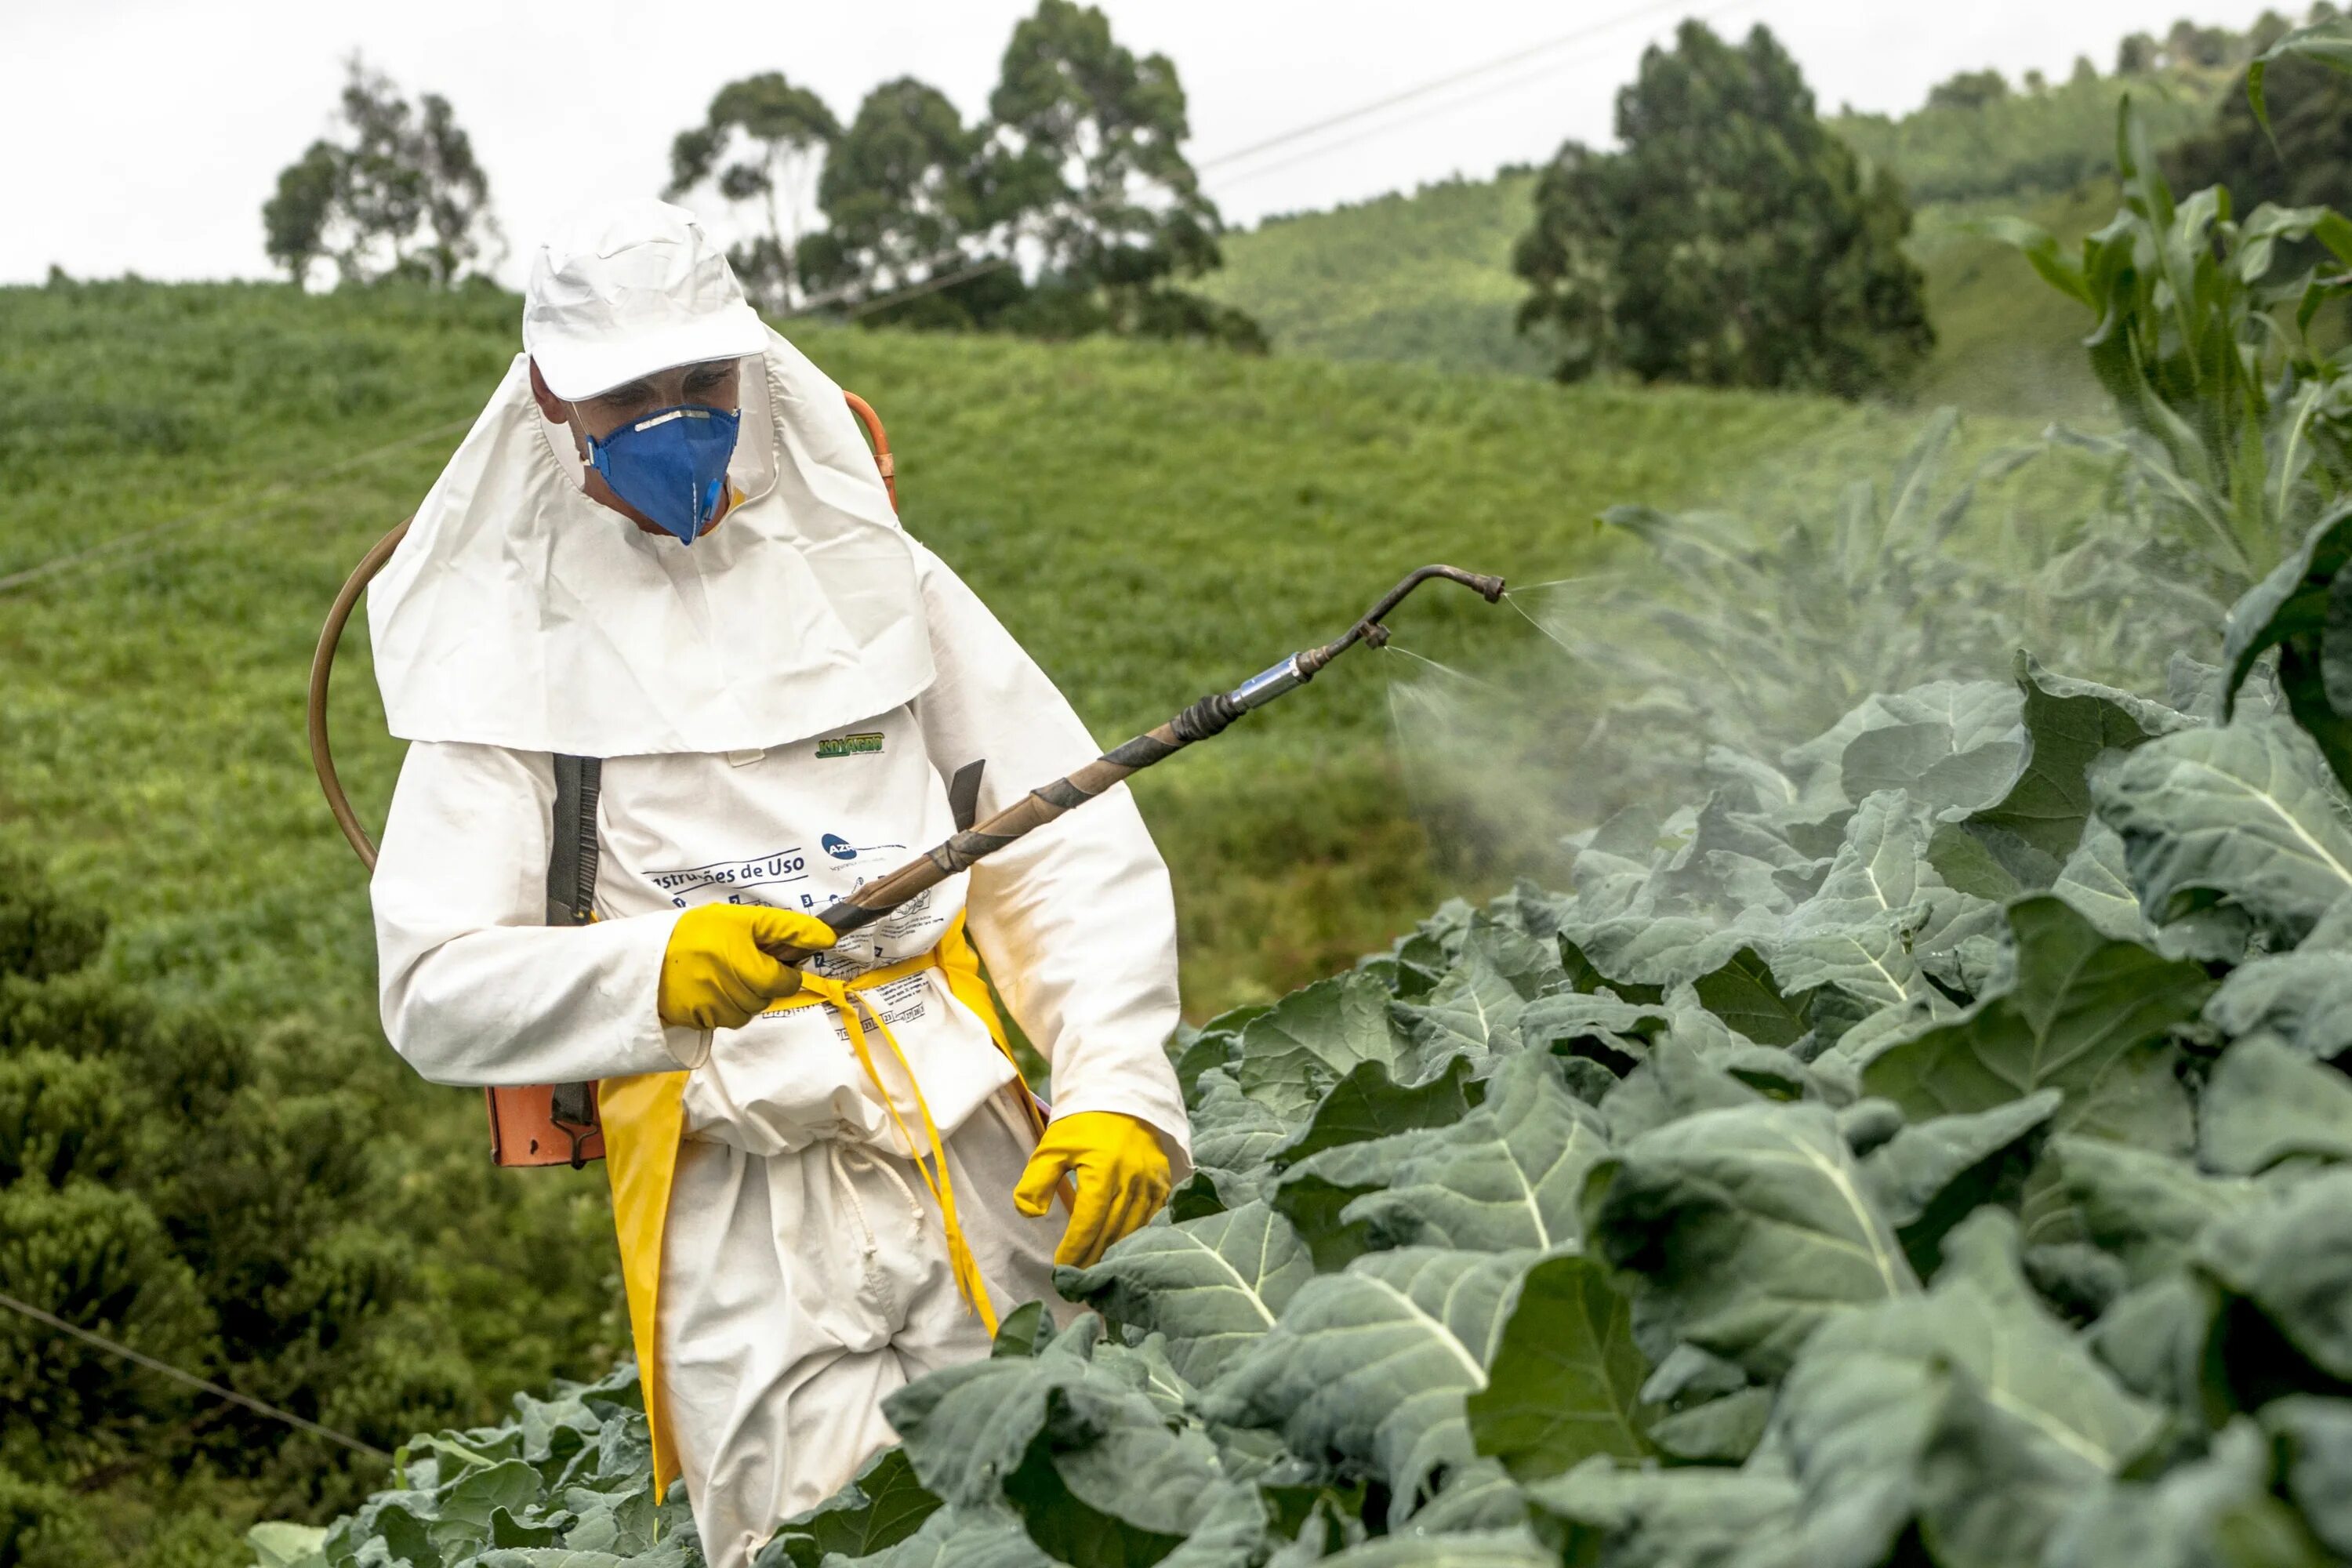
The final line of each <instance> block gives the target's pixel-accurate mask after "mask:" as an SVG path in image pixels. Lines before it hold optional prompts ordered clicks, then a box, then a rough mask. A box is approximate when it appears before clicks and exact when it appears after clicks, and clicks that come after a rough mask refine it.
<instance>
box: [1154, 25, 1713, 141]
mask: <svg viewBox="0 0 2352 1568" xmlns="http://www.w3.org/2000/svg"><path fill="white" fill-rule="evenodd" d="M1687 4H1688V0H1650V3H1649V4H1647V5H1636V6H1635V7H1633V9H1632V10H1630V11H1621V12H1619V13H1618V14H1617V15H1616V16H1610V17H1607V18H1604V19H1603V20H1601V21H1599V22H1591V23H1588V24H1586V25H1585V26H1581V27H1579V28H1577V29H1576V30H1575V31H1573V32H1569V33H1562V34H1560V35H1559V37H1555V38H1548V39H1546V40H1545V41H1543V42H1542V43H1538V44H1533V45H1530V46H1528V47H1525V48H1518V49H1514V50H1512V51H1511V52H1510V53H1509V54H1507V55H1497V56H1496V57H1495V58H1492V59H1489V60H1486V61H1484V62H1482V63H1481V64H1478V65H1475V66H1467V67H1465V68H1462V69H1460V70H1454V71H1449V72H1447V73H1446V74H1445V75H1444V76H1439V77H1432V78H1431V79H1428V80H1427V81H1424V82H1421V83H1419V84H1418V85H1416V86H1413V87H1409V88H1406V89H1404V90H1402V92H1392V93H1389V94H1388V95H1386V96H1385V97H1381V98H1376V99H1373V100H1371V101H1370V102H1369V103H1360V104H1358V105H1356V106H1355V107H1354V108H1353V109H1344V110H1340V111H1339V113H1337V114H1332V115H1327V116H1325V117H1324V118H1323V119H1321V120H1316V121H1308V122H1307V124H1305V125H1297V126H1293V127H1292V128H1291V129H1290V130H1288V131H1283V132H1276V134H1274V135H1272V136H1268V137H1266V138H1265V139H1264V140H1263V141H1258V142H1251V143H1250V144H1249V145H1248V146H1246V147H1236V148H1234V150H1233V151H1232V152H1230V153H1218V154H1216V155H1215V156H1214V157H1212V158H1203V159H1202V160H1201V161H1200V162H1199V163H1195V164H1193V165H1192V166H1193V168H1194V169H1195V170H1196V171H1201V172H1206V171H1207V170H1210V169H1216V168H1223V166H1224V165H1225V164H1227V163H1240V162H1241V161H1242V160H1244V159H1245V158H1251V157H1255V156H1256V155H1257V154H1258V153H1265V152H1269V151H1271V150H1273V149H1274V148H1276V147H1284V146H1287V145H1289V144H1290V143H1291V142H1297V141H1298V140H1300V139H1301V138H1304V137H1307V136H1312V135H1314V134H1315V133H1316V132H1318V131H1328V130H1329V129H1330V128H1331V127H1333V126H1336V125H1345V124H1347V123H1349V121H1356V120H1361V119H1362V118H1363V117H1364V116H1366V115H1368V114H1376V113H1378V112H1379V111H1380V110H1383V109H1388V108H1391V107H1393V106H1394V105H1397V104H1400V103H1410V102H1411V101H1412V100H1414V99H1416V98H1422V97H1425V96H1427V95H1428V94H1430V93H1433V92H1436V91H1439V90H1440V89H1444V88H1449V87H1453V86H1455V85H1457V84H1459V83H1462V82H1466V81H1473V80H1475V79H1477V78H1479V77H1482V76H1486V75H1487V74H1489V73H1491V72H1494V71H1498V70H1502V69H1504V68H1506V67H1509V66H1516V65H1520V64H1523V63H1525V62H1526V61H1527V60H1528V59H1529V58H1533V57H1535V56H1537V55H1545V54H1549V53H1550V52H1551V51H1552V50H1554V49H1560V48H1565V47H1568V46H1569V45H1570V44H1576V43H1582V42H1583V41H1584V40H1586V39H1588V38H1592V37H1599V36H1600V35H1601V34H1602V33H1606V32H1609V31H1611V30H1612V29H1613V28H1617V27H1622V26H1624V25H1625V24H1626V23H1628V22H1638V21H1641V20H1642V19H1643V18H1644V17H1648V16H1658V15H1660V14H1662V13H1664V12H1667V11H1674V10H1677V9H1680V8H1681V7H1682V6H1684V5H1687Z"/></svg>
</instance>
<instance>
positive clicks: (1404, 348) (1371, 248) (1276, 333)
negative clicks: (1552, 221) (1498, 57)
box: [1199, 172, 1551, 375]
mask: <svg viewBox="0 0 2352 1568" xmlns="http://www.w3.org/2000/svg"><path fill="white" fill-rule="evenodd" d="M1535 184H1536V179H1535V176H1534V175H1533V174H1527V173H1513V172H1506V173H1504V174H1499V175H1497V176H1496V177H1495V178H1494V179H1492V180H1448V181H1445V182H1443V183H1441V184H1433V185H1423V187H1421V189H1419V190H1417V191H1415V192H1413V193H1412V195H1387V196H1381V197H1379V198H1378V199H1376V200H1373V201H1369V202H1358V203H1354V204H1351V205H1347V206H1342V207H1337V208H1334V209H1333V210H1331V211H1329V212H1317V213H1303V214H1299V215H1297V216H1292V217H1286V218H1278V219H1268V220H1267V221H1266V222H1265V223H1263V224H1261V225H1259V226H1257V227H1256V228H1255V229H1252V230H1250V231H1249V232H1247V233H1245V234H1235V235H1231V236H1228V237H1226V239H1225V242H1224V248H1225V265H1224V267H1223V269H1222V270H1220V271H1216V272H1213V273H1211V274H1209V275H1208V276H1207V277H1206V278H1204V279H1202V280H1201V282H1200V285H1199V287H1200V289H1201V291H1202V293H1204V294H1206V295H1208V296H1209V297H1210V298H1212V299H1213V300H1219V301H1221V302H1223V303H1224V304H1228V305H1234V306H1237V307H1239V308H1240V309H1242V310H1247V311H1248V312H1249V313H1250V314H1251V315H1253V316H1255V317H1256V318H1257V321H1258V324H1259V325H1261V326H1263V327H1265V330H1266V332H1267V334H1268V335H1269V336H1271V337H1272V338H1273V340H1274V344H1275V348H1276V352H1278V353H1293V354H1319V355H1322V356H1324V357H1325V358H1328V359H1344V360H1408V361H1412V362H1413V363H1422V364H1434V365H1442V366H1444V367H1445V368H1447V369H1450V370H1486V371H1509V372H1515V373H1517V374H1528V375H1541V374H1545V373H1546V372H1547V371H1549V369H1550V368H1551V356H1550V354H1549V353H1548V352H1547V351H1546V350H1545V349H1544V348H1543V346H1542V345H1541V344H1540V343H1539V342H1534V341H1532V340H1529V339H1527V338H1523V337H1521V336H1519V334H1518V333H1517V331H1515V330H1514V328H1513V325H1512V323H1513V320H1514V318H1515V317H1516V315H1517V311H1518V308H1519V300H1520V299H1521V298H1522V297H1524V296H1525V294H1526V293H1527V286H1526V285H1525V284H1523V283H1521V282H1520V281H1519V280H1518V279H1517V277H1515V276H1514V275H1513V274H1512V272H1511V247H1512V246H1513V245H1514V244H1516V243H1517V240H1518V237H1519V236H1520V235H1521V234H1523V233H1525V232H1526V231H1527V228H1528V223H1529V222H1530V220H1531V218H1532V216H1533V215H1532V209H1531V208H1530V206H1529V203H1530V201H1531V200H1532V197H1533V193H1534V191H1535Z"/></svg>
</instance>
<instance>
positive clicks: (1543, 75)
mask: <svg viewBox="0 0 2352 1568" xmlns="http://www.w3.org/2000/svg"><path fill="white" fill-rule="evenodd" d="M1761 3H1762V0H1729V3H1728V4H1727V5H1717V6H1714V7H1712V8H1711V9H1708V10H1705V11H1693V12H1691V13H1689V19H1690V20H1692V21H1697V22H1712V21H1716V20H1717V19H1719V18H1721V17H1723V16H1728V15H1730V14H1732V13H1735V12H1738V11H1745V10H1748V9H1751V8H1752V7H1754V6H1755V5H1759V4H1761ZM1631 15H1632V14H1631V13H1629V14H1628V15H1627V16H1620V17H1618V18H1617V22H1621V23H1622V22H1623V21H1626V20H1628V19H1630V17H1631ZM1614 25H1615V24H1614V23H1610V24H1602V26H1614ZM1555 41H1557V40H1555ZM1539 52H1541V51H1540V49H1535V50H1526V51H1523V52H1522V53H1521V54H1520V55H1518V56H1516V57H1514V58H1513V59H1512V60H1511V61H1510V62H1508V63H1510V64H1514V65H1516V64H1518V63H1519V62H1520V61H1523V60H1526V59H1528V58H1529V57H1530V56H1532V55H1535V54H1537V53H1539ZM1596 58H1600V57H1599V56H1598V55H1597V54H1582V55H1576V56H1572V57H1570V58H1567V59H1560V60H1539V61H1536V62H1535V63H1534V68H1532V69H1529V70H1523V71H1518V72H1516V73H1514V74H1512V75H1511V76H1509V77H1507V79H1504V80H1502V81H1500V82H1492V83H1482V84H1481V85H1480V90H1479V91H1477V92H1475V93H1469V94H1465V95H1463V96H1461V97H1457V98H1452V99H1446V100H1440V101H1439V102H1436V103H1433V104H1427V105H1424V106H1423V107H1422V108H1421V109H1420V110H1417V111H1416V112H1414V113H1412V114H1407V115H1403V116H1401V117H1399V118H1396V119H1393V120H1389V121H1385V122H1383V123H1381V124H1378V125H1373V126H1370V127H1368V128H1366V129H1364V130H1362V131H1360V132H1356V133H1355V134H1354V135H1351V136H1344V137H1340V138H1339V139H1337V140H1335V141H1331V142H1323V143H1321V144H1319V145H1316V146H1309V147H1305V148H1301V149H1300V150H1298V151H1297V152H1295V153H1290V154H1289V155H1287V156H1286V157H1281V158H1276V159H1275V160H1274V161H1273V162H1271V163H1260V164H1258V165H1257V166H1256V167H1255V168H1249V169H1244V170H1242V171H1241V172H1240V173H1238V174H1227V175H1224V176H1223V177H1222V178H1221V179H1219V181H1218V182H1217V183H1218V185H1219V188H1221V189H1230V188H1232V187H1233V186H1234V185H1239V184H1246V183H1247V182H1249V181H1251V180H1255V179H1257V178H1258V177H1260V176H1261V175H1265V174H1274V173H1275V172H1276V171H1277V170H1281V169H1287V168H1290V167H1291V166H1292V165H1294V164H1297V163H1311V162H1313V161H1314V160H1315V159H1317V158H1320V157H1323V156H1325V155H1326V154H1327V153H1338V152H1342V151H1345V150H1347V149H1349V148H1353V147H1357V146H1360V145H1361V144H1362V143H1364V142H1367V141H1370V140H1373V139H1375V138H1377V137H1381V136H1386V135H1390V134H1391V133H1393V132H1398V131H1402V130H1403V129H1405V128H1406V127H1407V126H1412V125H1418V124H1420V123H1421V122H1422V121H1425V120H1433V119H1435V118H1437V117H1438V116H1440V115H1444V114H1450V113H1452V112H1454V110H1458V109H1465V108H1467V107H1469V106H1470V105H1472V104H1476V103H1485V102H1487V101H1489V100H1492V99H1493V98H1494V96H1495V95H1496V94H1498V93H1507V92H1514V91H1517V89H1520V88H1523V87H1528V86H1531V85H1533V84H1535V83H1537V82H1539V81H1542V80H1545V79H1548V78H1549V77H1550V76H1552V75H1553V74H1554V73H1555V72H1558V71H1560V70H1563V69H1566V68H1570V67H1572V66H1579V65H1583V64H1586V63H1589V62H1590V61H1591V60H1593V59H1596ZM1502 63H1503V62H1490V63H1489V64H1488V65H1486V66H1484V67H1481V68H1479V71H1480V72H1481V73H1482V74H1492V73H1493V72H1494V71H1496V70H1498V69H1500V68H1502ZM1441 85H1444V86H1452V85H1454V81H1452V80H1449V81H1447V82H1444V83H1442V84H1439V83H1433V84H1430V85H1428V86H1425V87H1423V88H1421V89H1415V90H1414V91H1413V92H1412V93H1409V94H1399V95H1397V97H1396V98H1395V99H1393V100H1386V101H1387V102H1399V101H1402V100H1404V99H1405V98H1409V97H1420V96H1423V95H1424V94H1426V93H1430V92H1434V91H1436V90H1438V89H1439V87H1440V86H1441ZM1384 106H1385V103H1384V104H1383V107H1384ZM1362 112H1365V113H1369V112H1370V106H1367V108H1366V109H1365V110H1363V111H1362ZM1351 118H1354V116H1353V115H1352V114H1351V115H1347V116H1340V117H1339V118H1338V119H1335V120H1331V121H1323V122H1322V123H1321V124H1320V125H1318V126H1316V127H1311V128H1309V129H1308V130H1302V131H1298V132H1286V133H1285V134H1284V135H1282V136H1279V137H1275V138H1272V139H1270V140H1268V141H1267V142H1260V143H1258V146H1259V147H1270V146H1274V145H1276V144H1278V143H1283V142H1291V141H1295V140H1298V139H1300V138H1302V137H1304V136H1307V135H1308V134H1310V133H1311V132H1312V131H1315V130H1323V129H1328V128H1329V127H1330V126H1332V125H1335V124H1337V123H1339V121H1340V120H1345V119H1351ZM1239 156H1241V154H1239V153H1227V154H1225V160H1231V159H1234V158H1237V157H1239ZM1208 166H1209V165H1208V164H1207V163H1202V164H1201V165H1200V167H1201V168H1203V169H1205V168H1207V167H1208Z"/></svg>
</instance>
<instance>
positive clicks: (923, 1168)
mask: <svg viewBox="0 0 2352 1568" xmlns="http://www.w3.org/2000/svg"><path fill="white" fill-rule="evenodd" d="M861 978H863V977H861ZM866 989H868V987H866V986H859V987H857V988H856V989H852V988H851V987H850V986H849V985H847V984H844V983H842V982H841V981H838V980H828V979H826V978H825V977H824V976H823V975H819V974H809V973H803V975H802V977H801V994H800V996H795V997H793V998H792V999H791V1000H789V1001H785V1002H781V1003H779V1004H777V1005H776V1006H775V1007H773V1008H771V1009H770V1011H772V1012H774V1011H781V1010H782V1009H784V1008H789V1007H791V1006H792V1005H793V1004H794V1003H796V1002H799V1001H800V1000H801V996H805V997H807V998H808V999H809V1000H810V1001H816V1002H824V1003H828V1004H830V1005H832V1007H833V1009H834V1011H835V1012H837V1013H839V1014H840V1015H841V1022H842V1026H843V1027H844V1028H845V1030H846V1031H847V1033H848V1035H849V1048H850V1049H851V1050H853V1051H855V1052H856V1053H857V1065H858V1066H860V1067H862V1068H865V1069H866V1077H867V1078H868V1079H872V1080H873V1083H874V1089H875V1092H876V1093H877V1094H879V1095H880V1096H881V1097H882V1109H883V1110H887V1111H888V1112H889V1113H890V1124H891V1125H892V1126H894V1127H896V1128H897V1129H898V1136H899V1138H900V1139H902V1140H903V1141H904V1142H905V1143H906V1146H907V1158H908V1160H910V1161H911V1162H913V1163H914V1167H915V1171H916V1173H918V1174H919V1175H920V1176H921V1177H922V1178H923V1185H924V1186H926V1187H928V1188H929V1189H930V1194H931V1196H932V1198H933V1199H934V1200H936V1201H937V1202H938V1204H939V1205H940V1229H941V1230H942V1231H944V1232H945V1233H946V1235H947V1244H948V1268H949V1269H950V1272H952V1273H953V1275H954V1276H955V1282H956V1289H958V1290H960V1291H961V1292H962V1294H963V1299H964V1300H965V1301H967V1302H968V1303H970V1304H971V1310H972V1311H973V1312H974V1313H975V1314H976V1315H977V1316H978V1317H979V1319H980V1323H981V1327H982V1328H983V1329H986V1330H987V1331H988V1334H989V1337H990V1338H991V1339H993V1338H995V1337H996V1312H995V1310H994V1309H993V1308H992V1307H991V1306H990V1305H989V1300H988V1286H987V1284H986V1282H985V1281H983V1280H982V1279H981V1277H980V1264H979V1263H978V1261H977V1260H975V1259H974V1258H973V1257H972V1255H971V1243H969V1242H967V1241H966V1240H965V1239H964V1234H963V1226H962V1225H961V1224H960V1223H959V1222H958V1221H957V1219H956V1203H955V1183H954V1182H953V1181H952V1180H951V1179H950V1177H949V1175H948V1153H947V1149H946V1148H945V1146H944V1145H942V1144H941V1143H940V1130H939V1126H938V1124H937V1123H935V1122H933V1121H932V1120H931V1107H930V1104H929V1101H928V1100H925V1099H924V1098H923V1086H922V1085H921V1084H920V1083H918V1082H917V1081H916V1079H915V1068H914V1064H913V1063H911V1062H909V1061H908V1059H907V1053H906V1051H905V1050H904V1049H902V1048H901V1047H899V1045H898V1036H896V1035H894V1034H892V1033H891V1032H890V1026H889V1025H888V1024H887V1023H886V1022H884V1021H883V1018H882V1015H881V1014H879V1013H877V1012H876V1011H875V1010H874V1009H873V1007H872V1006H870V1005H868V1004H867V1003H866V998H865V997H864V996H863V995H862V994H860V993H861V992H863V991H865V990H866ZM860 1014H863V1015H865V1017H866V1020H868V1021H870V1022H871V1023H872V1024H873V1026H874V1027H875V1028H876V1029H877V1031H878V1032H879V1033H880V1034H881V1036H882V1038H883V1040H884V1041H885V1042H886V1043H887V1044H888V1046H889V1047H890V1054H891V1055H892V1056H895V1057H897V1058H898V1068H899V1070H900V1071H902V1072H904V1073H905V1074H906V1075H907V1087H908V1089H911V1090H912V1091H913V1093H914V1096H915V1110H916V1111H917V1113H918V1114H919V1115H920V1116H921V1117H922V1119H923V1135H924V1136H925V1137H926V1138H927V1139H929V1141H930V1145H931V1161H932V1164H931V1165H926V1164H924V1163H923V1155H922V1151H921V1149H920V1148H919V1146H918V1145H917V1143H916V1142H915V1135H914V1134H913V1133H912V1132H910V1131H908V1129H907V1122H906V1119H905V1118H903V1117H901V1116H900V1115H899V1114H898V1099H897V1097H896V1096H894V1095H893V1094H891V1092H890V1086H889V1085H888V1084H887V1083H885V1082H883V1081H882V1075H881V1074H880V1073H878V1072H877V1071H875V1070H874V1058H873V1055H872V1053H871V1052H870V1051H869V1050H868V1049H867V1047H866V1029H865V1026H864V1024H863V1023H861V1022H860V1020H859V1015H860ZM934 1166H935V1167H936V1171H935V1170H934V1168H933V1167H934Z"/></svg>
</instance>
